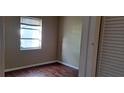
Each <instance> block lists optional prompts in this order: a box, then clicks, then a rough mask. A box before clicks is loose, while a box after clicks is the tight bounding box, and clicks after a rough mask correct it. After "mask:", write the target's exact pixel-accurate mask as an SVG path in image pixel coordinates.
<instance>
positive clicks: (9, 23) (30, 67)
mask: <svg viewBox="0 0 124 93" xmlns="http://www.w3.org/2000/svg"><path fill="white" fill-rule="evenodd" d="M3 23H4V31H5V33H4V34H5V57H4V62H5V63H4V72H5V76H6V77H25V76H26V77H33V76H34V77H35V76H36V77H37V76H38V77H40V76H41V77H42V76H43V77H47V76H49V77H64V76H66V77H77V76H78V68H79V58H80V43H81V32H82V17H79V16H78V17H71V16H70V17H66V16H65V17H64V16H63V17H57V16H44V17H43V16H37V17H31V16H22V17H21V16H19V17H17V16H8V17H4V22H3Z"/></svg>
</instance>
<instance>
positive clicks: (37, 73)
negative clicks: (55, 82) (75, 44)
mask: <svg viewBox="0 0 124 93" xmlns="http://www.w3.org/2000/svg"><path fill="white" fill-rule="evenodd" d="M5 76H6V77H77V76H78V70H76V69H73V68H71V67H68V66H65V65H62V64H60V63H53V64H49V65H44V66H37V67H31V68H26V69H21V70H16V71H11V72H6V73H5Z"/></svg>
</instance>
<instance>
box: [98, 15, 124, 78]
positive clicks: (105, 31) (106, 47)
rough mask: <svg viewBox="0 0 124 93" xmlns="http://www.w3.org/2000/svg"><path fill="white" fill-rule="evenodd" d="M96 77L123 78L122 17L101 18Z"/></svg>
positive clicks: (123, 38)
mask: <svg viewBox="0 0 124 93" xmlns="http://www.w3.org/2000/svg"><path fill="white" fill-rule="evenodd" d="M97 76H103V77H104V76H110V77H111V76H115V77H116V76H117V77H118V76H124V17H119V16H115V17H114V16H113V17H103V18H102V26H101V33H100V41H99V51H98V59H97Z"/></svg>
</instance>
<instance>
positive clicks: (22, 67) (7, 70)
mask: <svg viewBox="0 0 124 93" xmlns="http://www.w3.org/2000/svg"><path fill="white" fill-rule="evenodd" d="M56 62H58V63H60V64H63V65H66V66H69V67H72V68H75V69H79V68H78V67H75V66H72V65H70V64H67V63H65V62H62V61H59V60H53V61H47V62H43V63H37V64H32V65H27V66H21V67H16V68H10V69H5V71H4V72H10V71H14V70H20V69H24V68H29V67H35V66H42V65H46V64H51V63H56Z"/></svg>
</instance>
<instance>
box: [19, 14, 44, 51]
mask: <svg viewBox="0 0 124 93" xmlns="http://www.w3.org/2000/svg"><path fill="white" fill-rule="evenodd" d="M21 18H29V19H36V20H39V21H40V25H32V24H25V23H22V22H21ZM21 25H27V26H40V27H41V30H40V33H41V38H40V39H38V38H21V34H20V38H19V40H20V50H21V51H26V50H27V51H28V50H41V49H42V18H36V17H24V16H22V17H20V31H19V33H21V29H28V30H38V29H30V28H21ZM23 39H24V40H38V41H39V47H26V48H23V47H21V40H23Z"/></svg>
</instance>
